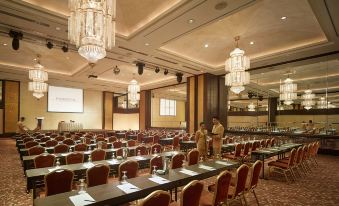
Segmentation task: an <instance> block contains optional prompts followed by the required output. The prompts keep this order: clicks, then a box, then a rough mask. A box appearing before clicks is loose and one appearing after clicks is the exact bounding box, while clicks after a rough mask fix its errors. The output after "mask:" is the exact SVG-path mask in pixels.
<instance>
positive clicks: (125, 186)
mask: <svg viewBox="0 0 339 206" xmlns="http://www.w3.org/2000/svg"><path fill="white" fill-rule="evenodd" d="M117 187H118V188H119V189H120V190H122V191H123V192H124V193H127V194H128V193H132V192H137V191H139V190H140V188H138V187H137V186H134V185H132V184H131V183H128V182H127V183H124V184H121V185H118V186H117Z"/></svg>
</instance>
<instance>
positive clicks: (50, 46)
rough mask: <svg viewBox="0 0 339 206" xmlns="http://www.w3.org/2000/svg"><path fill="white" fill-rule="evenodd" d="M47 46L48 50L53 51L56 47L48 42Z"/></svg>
mask: <svg viewBox="0 0 339 206" xmlns="http://www.w3.org/2000/svg"><path fill="white" fill-rule="evenodd" d="M46 46H47V48H49V49H52V48H53V46H54V45H53V44H52V42H50V41H48V42H47V44H46Z"/></svg>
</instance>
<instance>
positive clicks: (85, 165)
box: [84, 162, 94, 169]
mask: <svg viewBox="0 0 339 206" xmlns="http://www.w3.org/2000/svg"><path fill="white" fill-rule="evenodd" d="M93 166H94V164H93V163H92V162H87V163H85V164H84V167H86V168H87V169H88V168H91V167H93Z"/></svg>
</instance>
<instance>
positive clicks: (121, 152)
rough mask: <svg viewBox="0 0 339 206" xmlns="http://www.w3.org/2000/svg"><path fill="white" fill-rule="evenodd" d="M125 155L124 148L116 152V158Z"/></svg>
mask: <svg viewBox="0 0 339 206" xmlns="http://www.w3.org/2000/svg"><path fill="white" fill-rule="evenodd" d="M123 154H124V153H123V149H122V148H119V149H118V150H117V151H116V152H115V156H117V157H118V156H120V157H122V155H123Z"/></svg>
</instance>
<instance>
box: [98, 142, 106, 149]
mask: <svg viewBox="0 0 339 206" xmlns="http://www.w3.org/2000/svg"><path fill="white" fill-rule="evenodd" d="M100 144H101V148H100V146H99V145H100ZM97 148H98V149H107V148H108V144H107V142H106V141H99V142H97Z"/></svg>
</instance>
